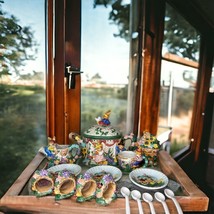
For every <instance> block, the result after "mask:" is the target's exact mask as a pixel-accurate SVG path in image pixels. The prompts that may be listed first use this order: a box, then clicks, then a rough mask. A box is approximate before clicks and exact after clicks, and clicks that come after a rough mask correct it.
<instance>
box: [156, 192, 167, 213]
mask: <svg viewBox="0 0 214 214" xmlns="http://www.w3.org/2000/svg"><path fill="white" fill-rule="evenodd" d="M155 199H156V200H157V201H159V202H160V203H161V204H162V205H163V208H164V212H165V214H170V213H169V209H168V207H167V204H166V202H165V200H166V198H165V196H164V194H163V193H161V192H156V193H155Z"/></svg>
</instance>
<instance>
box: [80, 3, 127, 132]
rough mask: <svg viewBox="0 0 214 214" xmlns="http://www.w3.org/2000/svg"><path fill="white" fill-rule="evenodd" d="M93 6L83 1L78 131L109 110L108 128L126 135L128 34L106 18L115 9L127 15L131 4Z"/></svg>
mask: <svg viewBox="0 0 214 214" xmlns="http://www.w3.org/2000/svg"><path fill="white" fill-rule="evenodd" d="M96 2H97V5H96V7H94V1H93V0H88V1H82V31H81V35H82V38H81V39H82V45H81V46H82V47H81V70H83V71H84V74H83V75H81V78H82V83H81V84H82V89H81V130H82V131H84V130H86V129H87V128H88V127H89V126H91V125H94V124H95V122H96V121H95V119H94V118H95V117H97V116H102V114H103V113H104V112H105V111H107V110H109V109H110V110H111V111H112V113H111V116H110V121H111V124H112V125H113V126H115V127H117V128H118V129H119V130H121V131H122V132H125V129H126V109H127V85H128V73H129V42H128V41H127V40H128V39H127V34H125V35H123V34H122V33H121V32H124V31H123V30H122V31H119V30H120V29H121V25H120V26H118V25H115V23H112V20H110V18H109V17H110V16H112V15H113V14H112V13H113V12H115V11H114V10H113V8H114V7H116V9H117V10H120V9H121V8H122V14H123V15H124V14H126V13H127V9H129V4H130V2H129V1H122V2H121V1H115V3H114V4H113V5H106V6H105V5H103V4H99V1H96ZM128 12H129V11H128ZM127 17H128V18H129V13H128V14H126V18H127ZM126 22H128V23H129V20H128V19H127V20H126ZM122 27H123V26H122ZM118 29H119V30H118ZM125 32H126V31H125ZM126 33H127V32H126Z"/></svg>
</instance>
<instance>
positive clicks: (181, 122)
mask: <svg viewBox="0 0 214 214" xmlns="http://www.w3.org/2000/svg"><path fill="white" fill-rule="evenodd" d="M199 46H200V35H199V34H198V33H197V31H196V30H195V29H194V28H193V26H191V25H190V24H189V23H188V22H187V21H185V19H184V18H183V17H182V16H181V15H180V14H178V13H177V11H176V10H174V9H173V8H172V7H170V6H169V5H168V4H167V7H166V16H165V31H164V43H163V53H162V55H163V58H164V59H166V60H162V67H161V97H160V115H159V129H158V134H161V133H162V132H165V131H167V130H169V129H172V135H171V139H170V140H171V146H170V152H171V154H174V153H175V152H177V151H178V150H180V149H182V148H184V147H185V146H188V145H189V144H190V140H189V132H190V127H191V120H192V110H193V103H194V96H195V91H196V82H197V75H198V69H197V68H198V59H199Z"/></svg>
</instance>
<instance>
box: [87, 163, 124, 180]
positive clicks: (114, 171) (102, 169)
mask: <svg viewBox="0 0 214 214" xmlns="http://www.w3.org/2000/svg"><path fill="white" fill-rule="evenodd" d="M86 173H89V174H92V175H93V176H94V179H97V180H98V179H99V177H101V176H103V175H104V174H111V175H112V177H113V178H114V181H115V182H116V181H119V180H120V178H121V177H122V172H121V170H120V169H118V168H117V167H115V166H108V165H100V166H94V167H92V168H90V169H88V170H87V171H86Z"/></svg>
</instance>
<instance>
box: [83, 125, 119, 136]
mask: <svg viewBox="0 0 214 214" xmlns="http://www.w3.org/2000/svg"><path fill="white" fill-rule="evenodd" d="M83 136H84V137H89V138H92V139H99V138H103V139H119V138H121V133H120V132H119V131H117V130H116V129H115V128H113V127H112V126H100V125H94V126H92V127H91V128H89V129H88V130H87V131H85V132H84V134H83Z"/></svg>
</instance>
